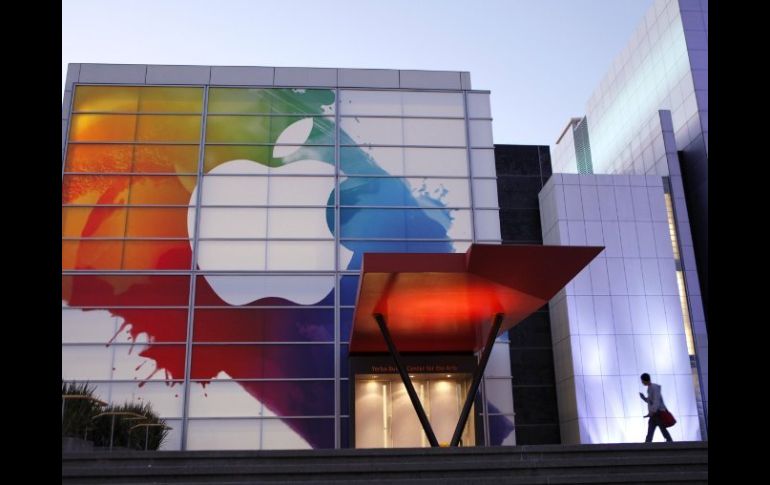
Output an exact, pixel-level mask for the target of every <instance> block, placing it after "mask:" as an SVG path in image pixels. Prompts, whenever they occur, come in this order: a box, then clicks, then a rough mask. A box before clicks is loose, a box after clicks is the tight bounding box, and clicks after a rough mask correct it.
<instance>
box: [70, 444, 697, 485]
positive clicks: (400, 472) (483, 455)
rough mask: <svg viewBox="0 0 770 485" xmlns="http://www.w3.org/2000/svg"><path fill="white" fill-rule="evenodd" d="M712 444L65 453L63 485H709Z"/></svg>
mask: <svg viewBox="0 0 770 485" xmlns="http://www.w3.org/2000/svg"><path fill="white" fill-rule="evenodd" d="M707 475H708V442H682V443H651V444H643V443H639V444H613V445H578V446H575V445H530V446H516V447H491V448H484V447H477V448H451V449H450V448H438V449H431V448H416V449H415V448H409V449H407V448H402V449H388V450H349V449H346V450H315V451H313V450H307V451H306V450H302V451H278V450H275V451H165V452H163V451H161V452H152V451H150V452H144V451H141V452H140V451H117V452H115V451H114V452H112V453H109V452H104V451H91V452H87V451H82V452H63V453H62V483H67V484H70V483H133V484H139V483H142V484H149V483H195V484H203V483H208V484H214V483H217V484H220V483H221V484H246V483H299V482H302V483H322V484H332V483H350V484H352V483H366V484H368V485H372V484H384V483H394V482H398V483H407V484H426V483H442V484H461V483H462V484H474V483H479V484H492V483H510V484H568V483H569V484H587V483H601V484H608V483H622V484H632V483H658V484H663V483H672V484H680V483H681V484H685V483H686V484H695V483H708V476H707Z"/></svg>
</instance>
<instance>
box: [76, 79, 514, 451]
mask: <svg viewBox="0 0 770 485" xmlns="http://www.w3.org/2000/svg"><path fill="white" fill-rule="evenodd" d="M203 103H204V90H203V89H202V88H178V87H173V88H172V87H168V88H167V87H115V86H79V87H78V88H77V90H76V95H75V99H74V106H73V115H72V118H71V120H72V121H71V128H70V133H69V145H68V150H67V156H66V160H65V175H64V178H63V186H62V235H63V238H64V239H63V241H62V268H63V269H64V270H66V271H67V274H65V275H64V276H63V279H62V294H63V300H64V304H65V305H66V306H67V307H69V308H80V309H82V310H83V311H85V312H89V311H96V310H107V311H109V313H110V314H111V315H114V316H115V317H120V319H122V320H121V321H122V323H121V324H120V326H119V328H118V329H117V332H116V333H115V335H114V336H117V335H118V334H128V335H129V337H128V338H129V340H131V341H137V339H140V336H141V338H144V339H146V342H147V343H146V345H143V346H142V348H141V350H140V351H139V355H140V356H141V357H142V358H144V359H147V360H150V361H153V362H154V364H155V366H154V368H153V369H152V370H151V371H150V372H144V373H142V372H143V369H139V368H137V369H136V375H135V377H134V379H136V380H138V381H140V382H139V383H138V385H139V386H141V385H143V383H144V382H148V381H149V380H150V379H151V378H152V379H157V378H158V375H159V373H160V375H162V380H163V382H166V384H167V385H169V386H174V385H177V384H179V383H180V382H181V381H183V380H184V378H185V365H186V364H185V362H186V342H187V340H188V335H187V326H188V324H187V322H188V312H189V311H190V309H189V308H188V307H189V306H190V302H192V304H193V310H194V316H193V326H192V330H193V333H192V339H191V340H192V355H191V359H190V370H189V372H190V376H189V377H190V379H191V380H192V381H194V382H195V384H193V385H201V386H206V385H207V384H209V383H210V382H212V381H213V380H215V379H216V378H217V376H219V375H221V373H222V372H224V373H225V374H226V375H227V376H229V378H231V379H233V380H235V381H237V383H238V385H240V386H241V387H242V388H243V389H244V390H245V391H246V392H248V393H249V394H250V395H251V396H253V398H255V399H256V400H258V401H259V402H261V403H262V405H263V406H264V407H266V408H267V409H269V410H270V411H271V412H272V413H274V414H275V415H277V416H279V417H286V419H284V421H285V422H286V423H287V424H288V425H289V426H290V427H291V428H292V429H293V430H294V431H296V432H297V433H298V434H299V435H300V436H301V437H302V438H303V439H304V440H306V441H307V443H309V444H310V446H312V447H314V448H332V447H334V431H333V420H325V421H323V420H320V421H319V420H317V419H291V418H296V417H311V416H329V415H334V391H333V386H331V385H330V384H329V382H328V380H329V379H333V378H334V376H335V371H334V362H335V359H334V352H335V347H334V345H333V342H334V310H333V307H334V304H335V294H334V292H335V278H336V276H335V272H336V271H338V270H358V269H360V265H361V258H362V255H363V253H364V252H367V251H370V252H371V251H376V252H383V251H388V252H454V251H464V250H465V248H466V247H467V244H469V241H470V239H471V230H470V215H469V212H470V211H469V210H468V209H463V207H469V205H470V202H469V194H468V188H467V184H468V182H467V179H465V180H461V182H463V183H464V184H465V186H464V187H463V188H461V189H454V188H453V186H452V182H453V181H452V180H449V179H448V180H442V179H441V178H440V177H428V176H423V177H406V176H393V174H392V173H390V172H389V171H388V170H386V169H385V168H383V166H382V163H380V162H379V161H378V157H377V153H376V150H372V149H371V148H370V147H369V146H368V145H367V143H366V139H365V138H366V130H365V129H362V130H363V131H358V132H357V131H356V125H355V123H356V121H357V120H358V118H355V117H351V118H347V119H346V121H350V123H353V124H351V125H350V128H349V129H348V130H346V129H342V128H340V129H339V130H338V129H337V126H336V124H335V92H334V91H333V90H321V89H244V88H210V89H209V90H208V104H207V114H206V116H205V117H204V114H203ZM358 121H360V120H358ZM336 136H339V146H341V147H343V148H341V149H340V155H339V166H338V168H337V167H336V166H335V144H336V142H337V140H335V137H336ZM201 137H203V142H202V143H201ZM362 138H364V139H363V140H362ZM201 149H203V154H202V157H201V153H200V150H201ZM394 150H396V151H397V150H398V149H394ZM400 150H401V151H402V152H406V149H405V148H401V149H400ZM400 156H402V157H403V158H404V159H405V158H406V156H405V155H404V154H403V153H402V154H401V155H400ZM199 159H200V160H201V163H202V171H201V174H202V176H201V175H200V174H199V173H198V165H199ZM404 163H406V162H404ZM405 172H406V170H405ZM399 175H401V174H399ZM404 175H405V174H404ZM454 182H455V183H456V182H457V180H454ZM458 201H459V202H458ZM335 206H339V207H340V209H339V211H338V212H337V213H335ZM337 217H338V218H339V220H336V218H337ZM462 239H466V240H467V241H465V242H464V241H462ZM337 240H339V243H338V244H337V243H336V242H335V241H337ZM195 241H197V245H196V243H195ZM194 252H195V254H194ZM193 268H196V269H197V270H199V273H197V276H192V275H191V273H190V271H191V270H192V269H193ZM231 271H246V272H247V273H244V274H234V273H228V272H231ZM302 271H305V272H307V273H308V274H306V275H292V274H289V273H287V274H283V275H271V274H268V273H271V272H272V273H275V272H302ZM99 272H110V273H109V274H99ZM163 272H166V273H168V274H162V273H163ZM319 272H320V274H319ZM323 272H326V273H325V274H323ZM311 273H312V274H311ZM191 278H195V280H194V282H193V281H191ZM350 278H354V277H350V276H345V277H343V279H342V281H341V285H340V291H341V294H340V295H339V297H340V300H341V301H342V302H343V304H345V302H348V303H347V304H352V302H354V301H355V291H356V287H355V285H354V284H348V283H346V280H349V279H350ZM192 283H194V285H193V284H192ZM191 291H193V294H192V295H191ZM344 312H345V310H344V309H343V314H344ZM343 320H344V317H343ZM344 327H345V323H344V322H343V328H342V338H343V342H344V341H345V340H346V339H347V338H348V337H349V328H344ZM111 342H112V339H108V340H106V341H105V342H104V344H105V345H110V344H111ZM282 342H286V343H282ZM266 343H268V344H270V345H265V344H266ZM342 347H343V348H342V353H343V355H342V357H341V360H342V361H346V360H347V356H346V352H345V348H346V346H345V345H343V346H342ZM345 364H346V362H343V365H345ZM343 371H344V372H346V371H345V369H344V368H343ZM342 377H343V378H344V377H347V376H346V375H342ZM251 379H275V381H254V380H251ZM281 379H303V380H302V381H293V380H283V381H282V380H281ZM313 379H317V380H313ZM324 379H325V380H324ZM345 398H346V397H345V396H343V399H345ZM490 412H491V413H495V412H496V408H495V407H494V405H493V404H492V403H490ZM330 426H331V427H330ZM490 427H491V436H492V442H493V444H500V443H502V442H503V440H504V439H505V438H506V436H507V435H508V434H510V432H511V431H512V424H511V423H510V421H509V420H508V418H505V417H503V416H491V417H490Z"/></svg>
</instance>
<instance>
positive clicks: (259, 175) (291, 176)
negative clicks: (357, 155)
mask: <svg viewBox="0 0 770 485" xmlns="http://www.w3.org/2000/svg"><path fill="white" fill-rule="evenodd" d="M292 146H301V145H292ZM209 177H264V178H272V177H278V178H293V177H294V178H296V177H314V178H332V177H334V175H328V174H320V173H307V174H303V173H287V174H273V173H265V174H262V173H226V174H225V173H209V174H206V175H205V178H209Z"/></svg>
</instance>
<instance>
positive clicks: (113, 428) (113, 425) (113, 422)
mask: <svg viewBox="0 0 770 485" xmlns="http://www.w3.org/2000/svg"><path fill="white" fill-rule="evenodd" d="M114 434H115V415H114V414H113V415H112V425H111V426H110V451H112V437H113V436H114Z"/></svg>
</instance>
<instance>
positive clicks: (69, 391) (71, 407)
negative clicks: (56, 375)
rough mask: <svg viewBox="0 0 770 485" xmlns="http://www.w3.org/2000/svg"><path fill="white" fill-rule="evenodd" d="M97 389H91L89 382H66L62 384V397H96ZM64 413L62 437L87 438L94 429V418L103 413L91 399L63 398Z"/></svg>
mask: <svg viewBox="0 0 770 485" xmlns="http://www.w3.org/2000/svg"><path fill="white" fill-rule="evenodd" d="M95 389H96V388H95V387H90V386H89V385H88V383H87V382H85V383H77V382H64V381H62V384H61V393H62V396H65V395H68V396H73V395H74V396H84V397H90V398H93V397H94V390H95ZM62 401H63V404H64V412H63V416H62V436H67V437H76V438H85V437H86V429H87V428H88V434H90V433H91V429H90V428H92V427H93V421H92V420H93V417H94V416H96V415H97V414H99V413H100V412H101V411H102V408H101V406H99V404H98V403H97V402H96V401H93V400H91V399H65V398H64V397H62Z"/></svg>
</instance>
